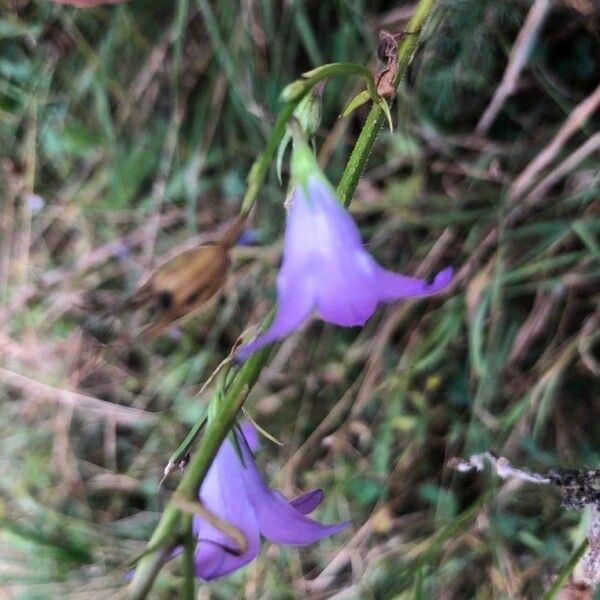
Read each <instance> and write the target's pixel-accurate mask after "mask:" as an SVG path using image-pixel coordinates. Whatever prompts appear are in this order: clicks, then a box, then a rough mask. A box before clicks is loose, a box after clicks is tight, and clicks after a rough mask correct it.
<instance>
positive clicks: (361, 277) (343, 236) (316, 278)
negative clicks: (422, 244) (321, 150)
mask: <svg viewBox="0 0 600 600" xmlns="http://www.w3.org/2000/svg"><path fill="white" fill-rule="evenodd" d="M291 202H292V204H291V208H290V211H289V215H288V219H287V225H286V230H285V239H284V252H283V263H282V265H281V269H280V271H279V275H278V277H277V293H278V303H277V314H276V315H275V319H274V320H273V323H272V324H271V326H270V327H269V329H268V330H267V331H266V332H265V333H264V334H263V335H261V336H259V337H258V338H257V339H255V340H254V341H253V342H251V343H249V344H247V345H245V346H242V348H241V349H240V350H239V353H238V356H239V358H242V359H243V358H246V357H247V356H249V355H250V354H251V353H252V352H254V351H256V350H258V349H259V348H262V347H264V346H266V345H267V344H270V343H271V342H274V341H275V340H278V339H281V338H283V337H285V336H286V335H288V334H290V333H291V332H292V331H294V330H295V329H297V328H298V327H300V325H301V324H302V323H303V322H304V321H305V320H306V319H307V318H308V317H309V316H310V314H311V313H312V312H313V311H317V312H318V314H319V315H320V316H321V317H322V318H323V319H324V320H325V321H328V322H330V323H334V324H336V325H342V326H344V327H352V326H356V325H364V324H365V322H366V321H367V319H368V318H369V317H370V316H371V315H372V314H373V312H374V311H375V309H376V307H377V305H378V304H381V303H384V302H391V301H393V300H397V299H398V298H409V297H410V298H414V297H421V296H429V295H431V294H435V293H436V292H439V291H440V290H442V289H444V288H445V287H446V286H447V285H448V284H449V283H450V281H451V279H452V269H451V268H447V269H444V270H443V271H441V272H440V273H438V274H437V275H436V277H435V279H434V280H433V282H432V283H428V282H427V281H425V280H423V279H415V278H413V277H405V276H404V275H399V274H397V273H394V272H392V271H387V270H386V269H384V268H383V267H381V266H380V265H379V264H378V263H377V262H376V261H375V260H374V259H373V258H372V257H371V256H370V254H369V253H368V252H367V251H366V250H365V248H364V246H363V244H362V242H361V239H360V233H359V231H358V228H357V226H356V224H355V223H354V221H353V219H352V217H351V216H350V214H349V213H348V211H346V210H345V209H344V208H343V207H342V206H341V205H340V203H339V202H338V200H337V198H336V196H335V193H334V191H333V190H332V189H331V187H330V186H329V184H328V183H327V182H326V181H324V180H323V177H322V176H321V174H320V173H318V171H317V173H316V174H311V175H309V176H308V177H306V182H305V183H300V184H296V186H295V188H294V191H293V194H292V201H291Z"/></svg>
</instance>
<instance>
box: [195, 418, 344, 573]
mask: <svg viewBox="0 0 600 600" xmlns="http://www.w3.org/2000/svg"><path fill="white" fill-rule="evenodd" d="M242 431H243V433H240V432H237V431H236V432H235V435H236V436H237V441H238V444H237V448H236V447H235V446H234V444H233V442H232V441H231V440H229V439H227V440H225V441H224V442H223V444H222V445H221V448H220V449H219V451H218V453H217V455H216V457H215V459H214V461H213V463H212V465H211V467H210V469H209V470H208V473H207V474H206V478H205V479H204V482H203V483H202V485H201V487H200V493H199V497H200V501H201V502H202V504H203V505H204V506H205V507H206V508H207V509H208V510H209V511H210V512H212V513H213V514H215V515H217V516H218V517H220V518H221V519H223V520H225V521H227V522H228V523H230V524H231V525H233V526H234V527H236V528H237V529H238V530H239V531H240V532H241V533H242V534H243V535H244V537H245V539H246V548H245V549H244V551H243V552H241V553H240V548H239V547H238V545H237V544H236V543H235V541H234V540H233V539H231V538H230V537H229V536H228V535H226V534H225V533H223V532H222V531H220V530H219V529H217V528H216V527H215V526H214V525H212V524H210V523H208V522H207V521H206V520H204V519H202V518H201V517H199V516H194V519H193V531H194V536H195V538H196V539H197V540H198V546H197V549H196V554H195V570H196V575H197V576H198V577H200V578H201V579H204V580H211V579H215V578H216V577H221V576H223V575H227V574H228V573H231V572H232V571H235V570H236V569H239V568H241V567H243V566H244V565H246V564H247V563H249V562H250V561H252V560H253V559H254V558H256V556H257V554H258V552H259V550H260V537H261V535H262V536H263V537H265V538H266V539H268V540H269V541H271V542H275V543H277V544H285V545H288V546H304V545H306V544H311V543H313V542H316V541H318V540H320V539H321V538H324V537H327V536H329V535H333V534H334V533H337V532H338V531H340V530H342V529H344V528H345V527H347V526H348V525H349V523H338V524H335V525H321V524H320V523H317V522H316V521H313V520H312V519H310V518H308V517H307V516H305V515H306V514H308V513H310V512H311V511H313V510H314V509H315V508H316V507H317V506H318V505H319V504H320V502H321V500H322V499H323V492H322V491H321V490H313V491H312V492H308V493H307V494H304V495H302V496H300V497H298V498H296V499H295V500H292V501H288V500H287V499H286V498H285V497H284V496H283V494H281V493H280V492H278V491H275V490H271V489H270V488H269V487H268V486H267V484H266V483H265V482H264V481H263V479H262V477H261V475H260V473H259V471H258V469H257V467H256V464H255V462H254V456H253V450H255V449H256V447H257V445H258V438H257V434H256V430H255V429H254V428H253V427H252V426H250V425H244V426H243V429H242ZM238 450H239V454H238Z"/></svg>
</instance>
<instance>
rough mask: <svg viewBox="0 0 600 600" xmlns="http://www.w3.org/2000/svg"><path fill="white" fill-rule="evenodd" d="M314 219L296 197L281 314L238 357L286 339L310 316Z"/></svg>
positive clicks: (281, 277) (280, 281)
mask: <svg viewBox="0 0 600 600" xmlns="http://www.w3.org/2000/svg"><path fill="white" fill-rule="evenodd" d="M310 230H311V227H310V215H309V212H308V211H307V208H306V206H305V200H304V199H303V198H300V197H299V194H298V193H296V194H295V195H294V199H293V203H292V207H291V209H290V214H289V216H288V220H287V225H286V231H285V242H284V253H283V262H282V264H281V268H280V270H279V274H278V275H277V313H276V315H275V319H274V320H273V323H272V324H271V326H270V327H269V328H268V329H267V331H265V333H263V334H262V335H261V336H259V337H257V338H256V339H255V340H254V341H252V342H250V343H249V344H246V345H244V346H242V347H241V348H240V349H239V350H238V352H237V357H238V358H240V359H245V358H247V357H248V356H250V354H252V353H253V352H256V351H257V350H259V349H260V348H264V347H265V346H267V345H268V344H271V343H272V342H274V341H276V340H278V339H281V338H283V337H285V336H286V335H288V334H290V333H291V332H292V331H294V330H295V329H298V327H300V325H302V323H303V322H304V321H305V320H306V319H307V318H308V316H309V315H310V313H311V311H312V309H313V306H314V302H315V287H314V285H313V276H312V273H311V269H310V268H309V266H308V263H309V261H310V259H311V257H310V253H309V252H307V249H309V247H310V244H309V243H308V241H307V238H306V236H307V231H310Z"/></svg>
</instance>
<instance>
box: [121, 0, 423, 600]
mask: <svg viewBox="0 0 600 600" xmlns="http://www.w3.org/2000/svg"><path fill="white" fill-rule="evenodd" d="M432 6H433V0H420V2H419V5H418V6H417V9H416V11H415V14H414V16H413V18H412V19H411V21H410V24H409V31H420V29H421V28H422V26H423V24H424V23H425V20H426V19H427V17H428V15H429V13H430V12H431V9H432ZM416 46H417V36H416V35H408V36H407V37H406V38H405V39H404V42H403V43H402V45H401V47H400V49H399V51H398V60H399V76H398V81H400V80H401V79H402V78H403V77H404V76H405V74H406V71H407V69H408V66H409V64H410V59H411V58H412V56H413V54H414V51H415V49H416ZM308 89H310V88H307V89H306V92H307V91H308ZM303 96H304V93H302V94H301V95H299V96H297V97H295V98H294V100H293V101H291V102H289V103H288V104H286V105H285V106H284V107H283V109H282V110H281V112H280V113H279V117H278V118H277V121H276V123H275V126H274V128H273V133H272V135H271V138H270V139H269V142H268V144H267V147H266V148H265V150H264V151H263V152H262V154H261V155H260V156H259V157H258V159H257V161H256V162H255V164H254V166H253V167H252V169H251V171H250V174H249V175H248V189H247V191H246V194H245V196H244V200H243V203H242V211H243V212H246V213H247V212H248V211H249V210H250V209H251V207H252V205H253V204H254V201H255V200H256V197H257V196H258V193H259V191H260V188H261V186H262V182H263V181H264V178H265V177H266V174H267V172H268V170H269V167H270V165H271V161H272V159H273V156H274V155H275V152H276V151H277V147H278V145H279V143H280V141H281V139H282V138H283V135H284V134H285V130H286V125H287V123H288V121H289V120H290V119H291V117H292V115H293V113H294V109H295V108H296V106H297V104H298V102H300V100H301V99H302V98H303ZM382 123H383V112H382V110H381V109H380V108H379V107H378V106H376V105H375V106H373V108H372V109H371V112H370V113H369V116H368V117H367V120H366V122H365V125H364V128H363V130H362V132H361V134H360V136H359V137H358V140H357V143H356V146H355V148H354V150H353V152H352V154H351V156H350V160H349V162H348V164H347V166H346V168H345V170H344V173H343V174H342V178H341V180H340V185H339V187H338V193H339V194H340V200H342V201H343V202H344V204H345V205H346V206H347V205H348V204H349V203H350V201H351V199H352V196H353V195H354V191H355V190H356V186H357V185H358V180H359V178H360V176H361V174H362V172H363V170H364V168H365V165H366V163H367V159H368V157H369V154H370V152H371V149H372V148H373V145H374V144H375V140H376V139H377V135H378V134H379V130H380V129H381V125H382ZM273 316H274V310H273V311H271V312H270V314H269V315H268V316H267V317H266V319H265V320H264V321H263V328H264V327H267V326H268V325H269V323H270V322H271V320H272V318H273ZM268 357H269V349H268V348H266V349H263V350H260V351H258V352H256V353H255V354H253V355H252V356H251V357H250V358H249V359H248V360H247V361H246V362H245V363H244V365H243V366H242V368H241V369H240V370H239V372H238V373H237V375H236V376H235V378H234V380H233V382H232V383H231V385H230V386H229V388H228V389H227V390H226V392H225V395H224V398H223V399H222V402H220V403H219V407H218V409H217V412H216V414H215V416H214V417H213V418H212V419H211V421H210V423H209V425H208V426H207V428H206V432H205V433H204V435H203V437H202V439H201V441H200V443H199V445H198V449H197V451H196V453H195V454H194V456H193V457H192V459H191V461H190V464H189V465H188V467H187V468H186V471H185V473H184V475H183V477H182V478H181V481H180V482H179V485H178V486H177V491H176V492H175V493H176V494H178V495H181V496H183V497H187V498H190V499H192V498H194V499H195V497H196V494H197V491H198V489H199V488H200V486H201V485H202V481H203V480H204V477H205V476H206V473H207V471H208V469H209V467H210V464H211V462H212V460H213V458H214V457H215V455H216V453H217V451H218V449H219V447H220V445H221V444H222V443H223V440H224V439H225V437H226V436H227V434H228V433H229V431H230V429H231V428H232V427H233V425H234V423H235V420H236V418H237V415H238V413H239V412H240V410H241V409H242V406H243V405H244V402H245V400H246V397H247V395H248V392H249V391H250V389H251V388H252V386H253V385H254V384H255V383H256V380H257V379H258V376H259V375H260V372H261V370H262V368H263V367H264V365H265V364H266V362H267V359H268ZM181 518H182V515H181V512H180V511H179V509H178V508H177V507H176V506H175V504H174V503H173V502H169V503H168V504H167V506H166V507H165V510H164V512H163V514H162V517H161V519H160V521H159V523H158V525H157V527H156V529H155V530H154V533H153V534H152V537H151V538H150V541H149V542H148V545H149V546H150V547H153V548H155V549H154V550H152V551H151V552H148V553H147V554H146V555H144V556H143V557H142V559H141V560H140V562H139V564H138V566H137V568H136V572H135V576H134V578H133V581H132V582H131V584H130V588H129V595H128V598H129V599H130V600H142V599H143V598H146V596H147V593H148V591H149V590H150V588H151V587H152V583H153V581H154V578H155V577H156V575H157V574H158V571H159V569H160V566H161V565H162V561H163V559H164V556H165V548H167V547H168V542H169V541H171V540H172V538H173V536H174V532H175V529H176V528H177V527H178V526H179V524H180V522H181Z"/></svg>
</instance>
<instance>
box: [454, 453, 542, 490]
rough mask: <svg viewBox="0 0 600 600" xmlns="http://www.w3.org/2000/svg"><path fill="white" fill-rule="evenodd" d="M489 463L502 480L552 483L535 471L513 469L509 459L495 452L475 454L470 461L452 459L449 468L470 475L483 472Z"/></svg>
mask: <svg viewBox="0 0 600 600" xmlns="http://www.w3.org/2000/svg"><path fill="white" fill-rule="evenodd" d="M486 460H487V461H489V463H490V464H491V465H492V467H493V468H494V469H495V471H496V473H497V474H498V476H499V477H501V478H502V479H508V478H509V477H512V478H513V479H518V480H520V481H528V482H530V483H538V484H549V483H552V481H551V479H550V478H549V477H545V476H544V475H540V474H539V473H535V472H534V471H528V470H527V469H520V468H518V467H513V466H512V465H511V464H510V462H509V461H508V459H507V458H504V457H503V456H498V455H497V454H495V453H494V452H490V451H488V452H482V453H481V454H474V455H473V456H471V457H470V458H469V459H464V458H452V459H450V460H449V461H448V466H449V467H450V468H451V469H455V470H457V471H460V472H461V473H468V472H469V471H483V469H484V468H485V461H486Z"/></svg>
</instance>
